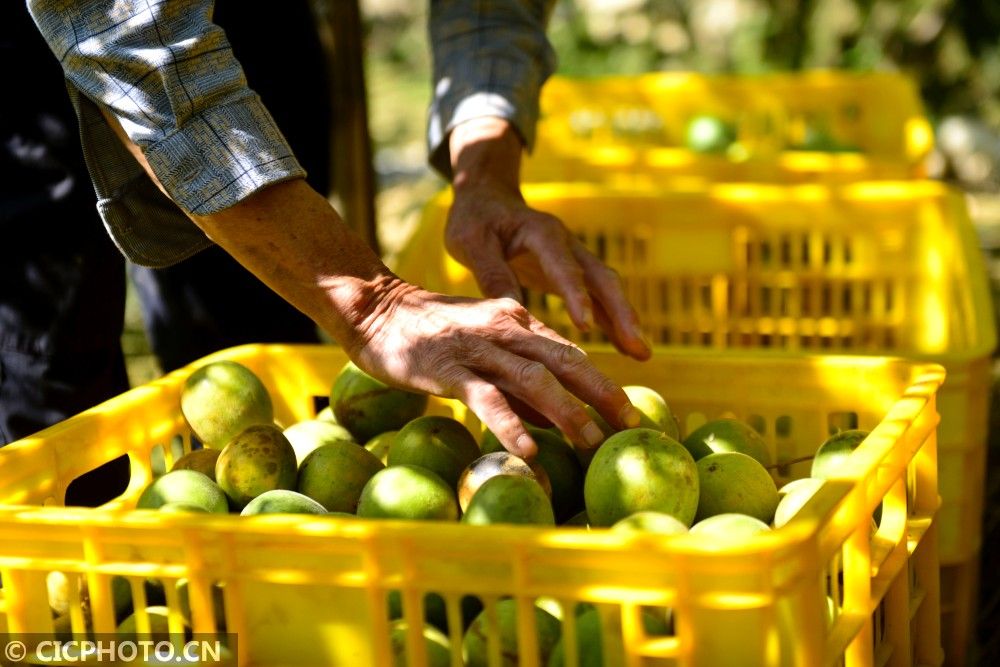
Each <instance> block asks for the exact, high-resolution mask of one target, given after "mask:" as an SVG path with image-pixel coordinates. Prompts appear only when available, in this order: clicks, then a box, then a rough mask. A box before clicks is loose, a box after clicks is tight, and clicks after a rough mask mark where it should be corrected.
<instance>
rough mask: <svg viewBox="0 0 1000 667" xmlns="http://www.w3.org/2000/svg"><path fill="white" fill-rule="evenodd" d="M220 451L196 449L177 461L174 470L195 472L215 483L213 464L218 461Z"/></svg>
mask: <svg viewBox="0 0 1000 667" xmlns="http://www.w3.org/2000/svg"><path fill="white" fill-rule="evenodd" d="M220 453H221V450H218V449H210V448H207V447H206V448H203V449H196V450H194V451H193V452H188V453H187V454H185V455H184V456H182V457H180V458H179V459H177V461H176V462H175V463H174V467H173V468H171V469H170V470H171V471H174V470H196V471H197V472H200V473H202V474H204V475H206V476H208V478H209V479H210V480H212V481H213V482H214V481H215V462H216V461H218V460H219V454H220Z"/></svg>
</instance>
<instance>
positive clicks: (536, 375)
mask: <svg viewBox="0 0 1000 667" xmlns="http://www.w3.org/2000/svg"><path fill="white" fill-rule="evenodd" d="M548 377H549V371H548V369H547V368H545V364H543V363H541V362H538V361H530V360H529V361H525V362H523V363H521V364H519V365H518V366H517V368H515V369H514V379H515V381H517V383H518V384H521V385H523V386H526V387H534V386H539V385H544V384H547V383H548Z"/></svg>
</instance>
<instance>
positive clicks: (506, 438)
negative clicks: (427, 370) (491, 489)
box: [451, 368, 538, 461]
mask: <svg viewBox="0 0 1000 667" xmlns="http://www.w3.org/2000/svg"><path fill="white" fill-rule="evenodd" d="M454 376H455V379H454V386H453V387H451V393H452V394H453V395H455V396H457V397H458V398H459V399H461V401H462V402H463V403H465V404H466V405H467V406H469V409H470V410H472V411H473V412H474V413H475V414H476V416H477V417H479V419H480V421H482V422H483V424H485V425H486V427H487V428H488V429H490V430H491V431H492V432H493V434H494V435H495V436H496V437H497V438H498V439H499V440H500V443H501V444H502V445H503V446H504V448H505V449H506V450H507V451H509V452H510V453H511V454H515V455H517V456H520V457H521V458H522V459H525V460H526V461H530V460H532V459H534V457H535V455H536V454H537V453H538V445H536V444H535V441H534V439H533V438H532V437H531V435H530V434H529V433H528V430H527V429H526V428H525V427H524V424H522V423H521V420H520V419H519V418H518V416H517V415H516V414H514V411H513V410H511V407H510V404H509V403H507V399H506V398H504V395H503V393H502V392H501V391H500V390H499V389H498V388H497V387H496V386H494V385H492V384H490V383H489V382H487V381H486V380H484V379H483V378H481V377H479V376H478V375H476V374H475V373H473V372H472V371H470V370H468V369H464V368H463V369H461V370H459V371H456V372H455V374H454Z"/></svg>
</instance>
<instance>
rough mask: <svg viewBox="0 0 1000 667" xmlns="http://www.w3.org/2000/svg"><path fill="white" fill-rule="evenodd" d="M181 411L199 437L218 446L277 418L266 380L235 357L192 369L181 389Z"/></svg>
mask: <svg viewBox="0 0 1000 667" xmlns="http://www.w3.org/2000/svg"><path fill="white" fill-rule="evenodd" d="M181 412H183V413H184V418H185V419H187V422H188V425H190V426H191V430H192V431H193V432H194V434H195V436H197V438H198V440H200V441H201V442H202V444H204V445H205V446H206V447H214V448H216V449H221V448H223V447H225V446H226V443H228V442H229V441H230V440H232V439H233V438H234V437H236V435H237V434H239V433H240V432H242V431H243V430H244V429H246V428H247V427H248V426H253V425H255V424H272V423H273V422H274V408H273V406H272V404H271V396H270V395H269V394H268V393H267V388H266V387H264V383H263V382H261V381H260V378H258V377H257V376H256V375H254V374H253V371H251V370H250V369H249V368H247V367H246V366H243V365H242V364H238V363H236V362H235V361H216V362H213V363H210V364H207V365H205V366H202V367H201V368H199V369H198V370H196V371H195V372H194V373H192V374H191V375H190V377H188V379H187V381H186V382H185V383H184V389H183V391H182V392H181Z"/></svg>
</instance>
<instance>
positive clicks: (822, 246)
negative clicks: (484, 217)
mask: <svg viewBox="0 0 1000 667" xmlns="http://www.w3.org/2000/svg"><path fill="white" fill-rule="evenodd" d="M524 194H525V197H526V199H527V201H528V202H529V204H531V205H532V206H535V207H536V208H539V209H540V210H543V211H546V212H548V213H552V214H554V215H556V216H558V217H559V218H561V219H562V220H563V221H564V222H565V223H566V224H567V225H568V226H569V228H570V229H571V230H572V231H573V232H574V233H576V235H577V236H578V237H579V238H580V239H581V240H582V241H583V242H584V243H585V244H586V245H587V247H588V248H590V249H591V250H592V251H594V252H595V253H596V254H597V255H598V256H599V257H601V258H602V259H603V260H605V261H606V262H607V263H608V264H609V265H610V266H612V267H613V268H615V269H617V270H618V271H619V273H620V274H621V276H622V279H623V281H624V283H625V286H626V291H627V293H628V295H629V297H630V299H631V301H632V303H633V304H635V306H636V309H637V310H638V311H639V314H640V318H641V320H642V322H643V328H644V330H645V332H646V334H647V335H648V337H649V338H650V340H652V341H653V342H654V343H655V344H657V345H666V346H670V347H683V348H695V347H701V348H711V349H715V350H735V349H781V350H788V351H801V350H808V351H810V352H818V353H841V354H883V355H884V354H889V355H899V356H905V357H913V358H917V359H923V360H930V361H934V362H938V363H941V364H943V365H944V366H945V368H946V369H947V370H948V381H947V383H946V384H945V386H944V388H943V389H942V392H941V395H940V398H939V401H938V404H939V409H940V411H941V415H942V425H941V431H940V434H939V437H940V451H939V463H940V489H941V495H942V499H943V506H942V508H941V515H940V516H941V561H942V562H943V563H949V564H957V563H964V562H966V561H968V560H969V559H970V558H971V557H973V556H974V555H975V554H977V553H978V551H979V545H980V541H981V527H980V523H981V517H982V498H983V484H984V476H985V466H986V441H987V433H986V432H987V417H988V414H989V392H990V387H991V376H990V353H991V351H992V350H993V348H994V347H995V345H996V330H995V324H994V321H993V318H992V311H991V307H990V300H989V299H990V297H989V289H988V285H987V282H986V275H985V271H984V269H983V264H982V257H981V255H980V252H979V249H978V246H977V242H976V236H975V230H974V229H973V227H972V224H971V222H970V221H969V217H968V212H967V210H966V206H965V201H964V199H963V197H962V196H961V194H959V193H958V192H957V191H954V190H952V189H949V188H948V187H947V186H945V185H943V184H940V183H938V182H934V181H895V182H894V181H878V182H874V181H873V182H867V183H857V184H850V185H847V184H845V185H815V184H814V185H797V186H788V185H759V184H758V185H751V184H723V185H716V186H713V187H710V188H701V189H697V190H693V191H690V192H683V191H676V190H667V189H662V188H653V187H633V188H624V187H614V186H608V185H606V184H575V185H567V184H529V185H527V186H525V187H524ZM449 202H450V199H449V195H448V194H447V193H442V194H441V195H440V196H439V197H438V198H436V199H435V200H433V201H432V202H431V203H430V204H429V205H428V207H427V208H426V210H425V213H424V218H423V221H422V224H421V226H420V228H419V229H418V230H417V232H416V234H415V236H414V238H413V240H412V241H411V243H410V246H409V247H408V248H407V250H406V252H404V253H403V254H402V255H401V256H400V260H399V263H398V266H397V267H396V269H397V273H399V274H400V275H401V276H402V277H403V278H405V279H407V280H410V281H412V282H415V283H418V284H421V285H423V286H425V287H427V288H429V289H432V290H435V291H439V292H445V293H448V294H468V295H477V294H478V293H479V292H478V290H477V289H476V284H475V281H474V279H473V277H472V276H471V274H470V273H469V272H468V271H467V270H466V269H465V267H463V266H462V265H460V264H458V263H457V262H456V261H454V260H453V259H452V258H451V257H450V256H449V255H448V254H447V253H446V252H445V250H444V248H443V241H442V239H443V238H444V237H443V234H444V232H443V229H444V224H445V219H446V212H447V207H448V205H449ZM527 299H528V300H527V305H528V307H529V309H530V310H531V311H532V312H533V313H534V314H535V315H537V316H538V317H540V318H541V319H542V320H543V321H545V322H546V323H547V324H549V325H550V326H552V327H553V328H554V329H556V330H557V331H558V332H559V333H561V334H562V335H563V336H566V337H567V338H570V339H572V340H574V341H576V342H578V343H581V344H584V345H586V346H588V347H589V346H594V345H598V346H599V345H601V344H603V343H604V342H605V339H604V338H603V336H601V335H600V334H599V333H597V334H589V335H588V334H581V333H580V332H579V331H577V330H576V329H575V328H574V327H573V326H572V324H571V321H570V319H569V316H568V315H567V313H566V311H565V309H564V307H563V304H562V302H561V301H560V300H559V299H557V298H555V297H550V296H545V295H538V294H528V295H527Z"/></svg>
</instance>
